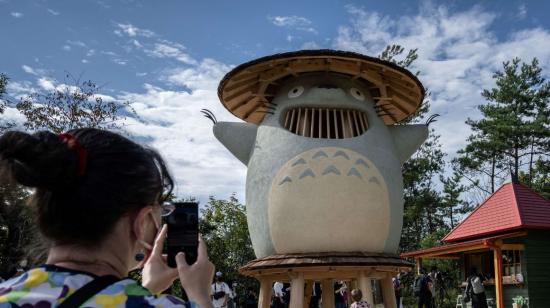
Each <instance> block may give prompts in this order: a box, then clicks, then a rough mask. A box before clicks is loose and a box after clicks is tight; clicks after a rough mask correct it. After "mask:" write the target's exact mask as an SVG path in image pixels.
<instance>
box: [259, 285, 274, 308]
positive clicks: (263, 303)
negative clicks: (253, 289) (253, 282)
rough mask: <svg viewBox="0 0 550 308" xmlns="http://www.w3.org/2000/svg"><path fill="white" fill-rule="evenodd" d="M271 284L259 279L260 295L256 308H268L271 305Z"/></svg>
mask: <svg viewBox="0 0 550 308" xmlns="http://www.w3.org/2000/svg"><path fill="white" fill-rule="evenodd" d="M272 283H273V282H272V281H271V280H269V279H266V278H262V279H260V294H259V296H258V308H269V306H270V305H271V293H272V291H273V288H272V287H271V284H272Z"/></svg>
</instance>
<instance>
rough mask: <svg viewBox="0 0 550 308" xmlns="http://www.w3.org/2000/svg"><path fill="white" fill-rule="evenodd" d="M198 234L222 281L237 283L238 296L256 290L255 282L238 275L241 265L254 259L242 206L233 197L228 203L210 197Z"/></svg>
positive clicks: (203, 210) (202, 212) (203, 212)
mask: <svg viewBox="0 0 550 308" xmlns="http://www.w3.org/2000/svg"><path fill="white" fill-rule="evenodd" d="M201 214H202V215H201V221H200V231H201V233H202V235H203V238H204V240H205V242H206V244H207V245H208V255H209V256H210V260H211V261H212V262H213V263H214V265H215V266H216V271H221V272H222V273H223V277H224V280H225V281H236V282H237V283H238V284H239V287H238V289H237V293H238V294H245V293H244V292H245V291H246V288H247V287H249V286H250V287H254V288H255V289H256V288H257V287H258V286H257V282H256V280H254V279H252V278H248V277H245V276H242V275H240V274H239V272H238V270H239V268H240V267H241V266H243V265H245V264H246V263H248V262H249V261H251V260H253V259H255V255H254V250H253V249H252V242H251V240H250V234H249V233H248V225H247V222H246V213H245V206H244V205H242V204H240V203H239V201H238V200H237V198H235V196H234V195H232V196H231V197H229V199H228V200H222V199H215V198H214V197H210V200H209V201H208V203H207V204H206V205H205V206H204V208H203V209H202V211H201Z"/></svg>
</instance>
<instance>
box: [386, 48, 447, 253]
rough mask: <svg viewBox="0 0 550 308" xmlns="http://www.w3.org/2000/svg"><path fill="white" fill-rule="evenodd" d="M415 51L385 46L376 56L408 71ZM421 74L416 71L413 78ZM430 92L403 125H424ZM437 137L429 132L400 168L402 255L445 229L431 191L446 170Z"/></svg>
mask: <svg viewBox="0 0 550 308" xmlns="http://www.w3.org/2000/svg"><path fill="white" fill-rule="evenodd" d="M417 51H418V50H417V49H409V50H408V51H405V48H404V47H402V46H400V45H396V44H393V45H388V46H386V48H385V49H384V50H383V51H382V53H381V54H380V55H379V56H378V57H379V58H380V59H382V60H386V61H390V62H392V63H395V64H397V65H399V66H401V67H403V68H407V69H411V67H412V65H413V64H414V62H415V61H416V60H417V59H418V53H417ZM420 73H421V72H420V71H417V72H416V75H419V74H420ZM429 96H430V93H429V91H426V96H425V99H424V101H423V102H422V104H421V106H420V108H419V109H418V110H417V111H416V112H415V113H414V114H412V115H410V116H409V117H408V118H407V119H405V120H404V121H402V124H407V123H419V122H422V121H425V117H426V115H427V114H428V113H429V111H430V103H429V99H428V98H429ZM439 138H440V137H439V135H438V134H436V133H435V131H434V130H433V129H431V130H430V134H429V137H428V140H426V142H425V143H424V144H423V145H422V146H421V147H420V149H419V150H418V151H417V152H416V153H415V154H414V155H413V156H412V157H411V158H409V159H408V160H407V161H406V162H405V163H404V164H403V169H402V170H403V186H404V199H405V204H404V215H403V231H402V233H401V243H400V249H401V250H402V251H408V250H414V249H418V248H419V245H420V242H421V240H422V238H423V237H425V236H427V235H429V234H433V233H434V232H437V231H438V230H440V229H441V228H447V227H446V225H445V219H444V216H443V214H442V213H443V210H442V207H443V206H444V205H443V203H442V198H441V196H440V193H439V192H438V191H437V190H436V189H435V188H434V187H435V183H436V180H437V179H438V175H439V174H441V173H442V172H443V168H444V166H445V161H444V156H445V154H444V153H443V151H442V150H441V144H440V143H439Z"/></svg>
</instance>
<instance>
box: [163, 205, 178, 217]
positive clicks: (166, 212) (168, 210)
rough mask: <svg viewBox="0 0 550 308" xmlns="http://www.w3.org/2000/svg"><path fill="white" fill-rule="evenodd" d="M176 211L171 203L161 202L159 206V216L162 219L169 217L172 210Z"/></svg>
mask: <svg viewBox="0 0 550 308" xmlns="http://www.w3.org/2000/svg"><path fill="white" fill-rule="evenodd" d="M175 209H176V206H175V205H174V204H173V203H171V202H163V203H162V204H161V205H160V210H161V212H160V216H162V217H166V216H169V215H170V214H172V212H174V210H175Z"/></svg>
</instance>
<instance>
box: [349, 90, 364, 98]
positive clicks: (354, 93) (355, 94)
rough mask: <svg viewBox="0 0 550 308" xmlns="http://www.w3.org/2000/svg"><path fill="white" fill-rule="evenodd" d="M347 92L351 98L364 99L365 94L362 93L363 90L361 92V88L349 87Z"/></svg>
mask: <svg viewBox="0 0 550 308" xmlns="http://www.w3.org/2000/svg"><path fill="white" fill-rule="evenodd" d="M349 93H350V94H351V96H353V98H355V99H356V100H358V101H364V100H365V94H363V92H361V90H359V89H357V88H351V89H349Z"/></svg>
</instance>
